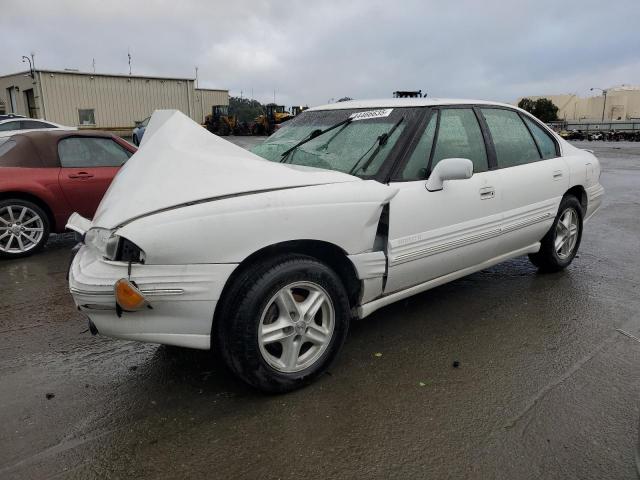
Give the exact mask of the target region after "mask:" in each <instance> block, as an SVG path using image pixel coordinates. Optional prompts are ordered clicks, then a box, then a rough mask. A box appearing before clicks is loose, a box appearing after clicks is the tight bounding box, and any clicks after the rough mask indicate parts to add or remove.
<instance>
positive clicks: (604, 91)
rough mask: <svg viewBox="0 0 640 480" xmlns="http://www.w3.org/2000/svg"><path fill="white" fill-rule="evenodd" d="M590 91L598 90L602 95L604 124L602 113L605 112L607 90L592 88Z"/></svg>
mask: <svg viewBox="0 0 640 480" xmlns="http://www.w3.org/2000/svg"><path fill="white" fill-rule="evenodd" d="M590 90H591V91H592V92H593V91H594V90H600V91H601V92H602V95H603V96H604V101H603V102H602V121H603V122H604V112H605V108H606V107H607V90H606V89H604V88H598V87H592V88H591V89H590Z"/></svg>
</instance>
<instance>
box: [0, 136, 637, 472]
mask: <svg viewBox="0 0 640 480" xmlns="http://www.w3.org/2000/svg"><path fill="white" fill-rule="evenodd" d="M241 140H242V141H245V142H248V141H250V140H249V139H241ZM583 145H584V147H585V148H592V149H595V150H596V154H598V155H599V156H600V158H601V161H602V164H603V167H604V173H603V175H602V183H603V184H604V186H605V188H606V199H605V204H604V206H603V208H602V209H601V210H600V212H599V213H598V214H597V215H596V216H595V217H594V218H593V219H592V221H591V222H590V224H588V225H587V227H586V231H585V233H584V236H583V239H582V245H581V248H580V252H579V258H577V259H576V260H575V261H574V263H573V264H572V265H571V266H570V268H569V269H568V270H567V271H565V272H562V273H558V274H553V275H540V274H537V273H536V271H535V270H534V268H533V267H532V266H531V265H530V264H529V263H528V261H527V259H526V258H522V259H516V260H513V261H510V262H508V263H505V264H502V265H499V266H496V267H494V268H491V269H489V270H486V271H483V272H480V273H477V274H474V275H471V276H469V277H467V278H463V279H461V280H458V281H455V282H453V283H450V284H448V285H445V286H442V287H439V288H436V289H434V290H431V291H429V292H426V293H423V294H421V295H418V296H416V297H413V298H411V299H409V300H406V301H403V302H400V303H399V304H395V305H392V306H389V307H387V308H384V309H382V310H380V311H378V312H376V313H375V314H374V315H372V316H371V317H369V318H368V319H366V320H363V321H360V322H355V323H354V324H353V327H352V329H351V332H350V335H349V338H348V340H347V343H346V345H345V348H344V350H343V351H342V354H341V355H340V357H339V359H338V361H337V362H336V364H335V365H334V366H333V368H332V369H331V372H330V374H329V375H326V376H324V377H323V378H321V379H320V380H319V381H318V382H316V383H315V384H313V385H311V386H310V387H308V388H306V389H304V390H301V391H298V392H294V393H292V394H288V395H282V396H272V397H269V396H264V395H261V394H259V393H256V392H255V391H253V390H251V389H249V388H248V387H245V386H244V385H243V384H241V383H240V382H238V381H236V380H235V379H234V378H233V377H232V376H231V375H230V374H229V373H227V371H226V370H225V368H224V367H223V366H222V365H221V364H220V363H218V362H217V361H215V360H213V359H212V357H211V355H210V354H209V353H208V352H200V351H189V350H183V349H178V348H167V347H163V346H157V345H147V344H141V343H134V342H127V341H120V340H113V339H109V338H105V337H100V336H97V337H92V336H91V335H90V334H89V332H88V331H87V327H86V325H85V323H84V320H83V319H82V317H81V316H80V315H79V314H78V313H77V312H76V311H75V310H74V308H73V304H72V300H71V297H70V296H69V293H68V290H67V284H66V281H65V273H66V268H67V262H68V257H69V249H70V248H71V247H72V246H73V243H74V242H73V240H72V239H71V238H69V237H61V236H58V237H56V238H54V239H53V241H51V242H50V244H49V245H48V247H47V248H46V250H45V251H44V252H43V253H41V254H39V255H37V256H34V257H31V258H28V259H22V260H12V261H4V262H0V295H1V296H0V478H3V479H11V478H96V477H113V478H124V477H129V478H134V477H136V478H141V477H144V478H216V479H230V478H263V479H277V478H283V479H285V478H286V479H288V478H296V479H300V478H356V477H358V478H402V479H408V478H430V479H441V478H473V479H489V478H496V479H538V478H548V479H551V478H569V479H596V478H597V479H602V478H611V479H630V478H636V476H635V469H634V463H633V452H634V446H635V442H636V438H637V428H638V400H639V393H640V369H639V368H638V366H639V365H640V341H639V340H637V339H633V338H631V337H630V336H627V335H625V334H623V333H621V332H620V331H619V330H622V331H623V332H626V333H627V334H629V335H632V336H635V337H639V338H640V295H639V294H640V274H639V273H638V271H639V268H640V194H639V192H640V143H622V142H621V143H602V142H593V143H590V142H584V144H583ZM618 329H619V330H618ZM454 361H457V362H459V366H458V368H454V367H453V363H454Z"/></svg>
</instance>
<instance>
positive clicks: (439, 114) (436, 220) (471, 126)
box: [385, 107, 502, 293]
mask: <svg viewBox="0 0 640 480" xmlns="http://www.w3.org/2000/svg"><path fill="white" fill-rule="evenodd" d="M416 141H417V143H416ZM413 142H414V143H415V147H414V149H413V152H412V153H411V154H410V156H409V158H408V159H407V161H406V163H405V164H404V166H403V167H402V169H401V171H399V173H397V174H396V175H395V181H394V182H393V186H394V187H398V189H399V192H398V194H397V195H396V196H395V197H394V198H393V199H392V200H391V203H390V211H389V241H388V246H387V254H388V264H389V268H388V276H387V283H386V286H385V293H393V292H395V291H399V290H403V289H405V288H408V287H411V286H413V285H417V284H420V283H423V282H426V281H428V280H432V279H435V278H438V277H441V276H443V275H446V274H449V273H453V272H456V271H459V270H463V269H465V268H468V267H471V266H474V265H477V264H479V263H482V262H483V261H486V260H489V259H491V258H493V257H495V256H496V254H497V253H496V242H497V239H498V237H499V236H500V224H501V220H502V214H501V205H500V187H501V186H500V178H499V173H498V172H496V171H495V170H492V168H491V167H492V165H491V164H490V159H491V156H490V155H489V152H488V151H487V148H486V142H485V138H484V134H483V132H482V130H481V126H480V124H479V122H478V117H477V114H476V112H474V110H473V109H472V108H471V107H456V108H440V109H436V110H434V113H433V114H432V115H431V117H430V118H429V119H428V120H427V123H426V126H425V127H424V130H423V131H422V133H420V136H419V137H417V138H416V139H414V141H413ZM446 158H467V159H469V160H471V161H472V162H473V175H472V177H471V178H469V179H466V180H452V181H447V182H445V184H444V187H443V189H442V190H440V191H436V192H430V191H428V190H427V188H426V182H427V178H428V176H429V174H430V172H431V171H432V170H433V168H434V167H435V165H436V164H437V163H438V162H439V161H441V160H443V159H446Z"/></svg>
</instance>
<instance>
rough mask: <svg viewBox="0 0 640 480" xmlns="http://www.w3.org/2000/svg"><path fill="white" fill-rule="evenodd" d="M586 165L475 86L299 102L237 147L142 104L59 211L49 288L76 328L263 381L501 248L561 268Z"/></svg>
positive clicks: (595, 181)
mask: <svg viewBox="0 0 640 480" xmlns="http://www.w3.org/2000/svg"><path fill="white" fill-rule="evenodd" d="M599 177H600V165H599V162H598V159H597V158H596V157H595V156H593V155H592V154H591V153H590V152H588V151H585V150H580V149H578V148H575V147H573V146H572V145H570V144H569V143H567V142H565V141H564V140H562V139H561V138H559V137H558V136H557V135H556V134H555V133H553V132H552V131H551V130H549V129H548V128H547V127H546V126H545V125H544V124H542V123H540V122H539V121H538V120H536V119H535V118H533V117H532V116H531V115H529V114H528V113H526V112H524V111H522V110H519V109H517V108H515V107H512V106H510V105H504V104H497V103H491V102H481V101H468V100H438V99H427V98H422V99H394V100H382V101H351V102H342V103H337V104H332V105H328V106H324V107H317V108H313V109H310V110H307V111H306V112H304V113H303V114H301V115H299V116H297V117H296V118H295V119H293V120H290V121H289V122H287V123H285V124H284V125H283V127H282V128H281V129H280V130H278V131H277V132H276V133H275V134H274V135H272V136H271V137H269V138H268V139H267V140H266V141H265V142H264V143H263V144H261V145H259V146H258V147H256V148H255V149H254V152H253V153H251V152H248V151H245V150H243V149H242V148H240V147H237V146H235V145H233V144H231V143H229V142H227V141H226V140H223V139H221V138H218V137H216V136H215V135H212V134H210V133H209V132H207V131H206V130H204V129H203V128H202V127H200V126H199V125H197V124H196V123H194V122H192V121H191V120H190V119H188V118H187V117H185V116H184V115H182V114H181V113H179V112H175V111H158V112H156V113H155V114H154V115H153V117H152V119H151V122H150V124H149V127H148V128H147V131H146V134H145V136H144V139H143V141H142V146H141V148H140V150H139V151H138V152H137V153H136V154H135V155H134V156H133V157H132V158H131V159H130V160H129V161H128V162H127V164H126V165H125V166H124V167H123V168H122V169H121V171H120V173H119V174H118V175H117V177H116V178H115V180H114V182H113V183H112V185H111V187H110V188H109V190H108V191H107V193H106V195H105V197H104V199H103V200H102V203H101V204H100V207H99V208H98V211H97V213H96V215H95V217H94V219H93V221H89V220H86V219H83V218H81V217H79V216H78V215H76V214H74V216H72V218H71V219H70V220H69V225H68V226H69V228H71V229H73V230H75V231H77V232H79V233H82V234H84V245H83V246H82V247H81V249H80V250H79V252H78V253H77V255H76V257H75V259H74V261H73V263H72V265H71V270H70V275H69V285H70V289H71V293H72V294H73V298H74V301H75V303H76V305H77V306H78V308H79V309H80V310H81V311H82V312H84V313H85V314H86V315H87V316H88V317H89V325H90V328H91V331H92V332H93V333H98V332H99V333H100V334H104V335H109V336H113V337H118V338H123V339H129V340H141V341H147V342H156V343H164V344H172V345H179V346H184V347H192V348H199V349H210V348H211V349H213V350H216V351H217V352H219V353H220V355H221V356H222V358H223V359H224V361H225V362H226V363H227V365H228V366H229V367H230V368H231V369H232V370H233V371H234V372H235V373H236V374H237V375H238V376H239V377H240V378H241V379H243V380H244V381H246V382H248V383H249V384H251V385H253V386H254V387H257V388H259V389H261V390H264V391H268V392H283V391H287V390H291V389H294V388H297V387H299V386H301V385H304V384H306V383H308V382H310V381H311V380H313V379H314V378H316V377H318V375H320V374H321V373H322V372H323V371H325V370H326V369H327V368H328V366H329V364H330V363H331V362H332V361H333V360H334V358H335V357H336V355H337V354H338V352H339V350H340V348H341V346H342V344H343V342H344V341H345V338H346V336H347V331H348V328H349V321H350V320H351V319H352V318H356V317H357V318H363V317H366V316H368V315H370V314H371V313H373V312H374V311H376V310H378V309H379V308H381V307H384V306H385V305H388V304H390V303H393V302H396V301H398V300H402V299H404V298H406V297H409V296H411V295H414V294H416V293H420V292H423V291H425V290H428V289H430V288H433V287H436V286H438V285H441V284H443V283H446V282H449V281H451V280H454V279H457V278H460V277H462V276H465V275H468V274H470V273H473V272H476V271H478V270H481V269H484V268H487V267H490V266H492V265H495V264H497V263H499V262H503V261H505V260H508V259H510V258H513V257H518V256H521V255H529V258H530V259H531V261H532V262H533V263H534V264H535V265H536V266H537V267H538V268H539V269H540V270H542V271H545V272H554V271H558V270H561V269H563V268H566V267H567V266H568V265H569V264H570V263H571V262H572V261H573V259H574V257H575V255H576V252H577V251H578V247H579V246H580V239H581V237H582V229H583V225H584V223H585V222H586V221H587V220H588V219H589V218H590V217H591V216H592V215H593V214H594V212H595V211H596V210H597V209H598V208H599V206H600V204H601V202H602V198H603V188H602V186H601V185H600V183H599ZM407 334H409V333H407Z"/></svg>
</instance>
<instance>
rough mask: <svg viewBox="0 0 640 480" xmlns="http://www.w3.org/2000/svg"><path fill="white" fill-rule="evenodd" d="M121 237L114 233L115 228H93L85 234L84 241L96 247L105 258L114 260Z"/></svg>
mask: <svg viewBox="0 0 640 480" xmlns="http://www.w3.org/2000/svg"><path fill="white" fill-rule="evenodd" d="M119 240H120V237H118V236H117V235H115V234H114V233H113V230H108V229H106V228H91V229H89V231H88V232H87V233H86V234H85V236H84V243H85V244H86V245H88V246H89V247H92V248H95V249H96V250H97V251H98V252H100V253H101V254H102V255H103V256H104V257H105V258H107V259H109V260H113V259H114V258H115V256H116V253H117V251H118V241H119Z"/></svg>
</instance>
